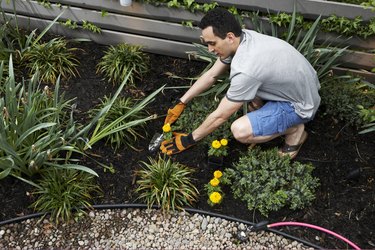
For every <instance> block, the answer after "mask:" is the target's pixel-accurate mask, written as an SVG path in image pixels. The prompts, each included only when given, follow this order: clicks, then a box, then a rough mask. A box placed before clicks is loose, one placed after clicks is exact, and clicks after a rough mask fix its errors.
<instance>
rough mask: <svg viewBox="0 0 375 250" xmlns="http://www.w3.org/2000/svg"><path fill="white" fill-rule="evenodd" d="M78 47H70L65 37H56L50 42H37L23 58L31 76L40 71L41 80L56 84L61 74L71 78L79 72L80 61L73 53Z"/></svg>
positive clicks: (64, 77)
mask: <svg viewBox="0 0 375 250" xmlns="http://www.w3.org/2000/svg"><path fill="white" fill-rule="evenodd" d="M76 50H77V49H76V48H68V47H67V41H66V40H65V39H63V38H54V39H52V40H50V41H49V42H48V43H43V44H35V45H33V46H32V47H30V49H29V50H27V51H26V52H25V53H24V55H23V58H22V60H23V61H24V63H25V65H26V68H27V69H28V70H29V73H30V76H31V75H34V74H35V73H36V72H37V71H39V72H40V77H39V80H40V81H42V82H45V83H51V84H54V83H55V82H56V79H57V77H58V76H59V75H61V77H62V78H63V79H69V78H70V77H72V76H76V74H78V71H77V66H78V64H79V61H78V60H77V58H76V57H75V55H74V54H73V52H74V51H76Z"/></svg>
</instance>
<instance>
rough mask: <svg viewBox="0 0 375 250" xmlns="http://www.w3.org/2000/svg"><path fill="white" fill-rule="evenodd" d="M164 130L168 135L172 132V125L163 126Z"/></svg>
mask: <svg viewBox="0 0 375 250" xmlns="http://www.w3.org/2000/svg"><path fill="white" fill-rule="evenodd" d="M162 129H163V132H164V133H168V132H170V131H171V125H170V124H169V123H167V124H164V126H163V128H162Z"/></svg>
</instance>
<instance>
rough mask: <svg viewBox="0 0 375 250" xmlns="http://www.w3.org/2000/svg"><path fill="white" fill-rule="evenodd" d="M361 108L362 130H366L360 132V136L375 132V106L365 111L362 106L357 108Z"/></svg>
mask: <svg viewBox="0 0 375 250" xmlns="http://www.w3.org/2000/svg"><path fill="white" fill-rule="evenodd" d="M357 107H358V108H359V116H360V117H361V119H362V121H363V124H364V125H363V126H362V128H365V129H364V130H362V131H360V132H359V133H360V134H365V133H370V132H374V131H375V106H373V107H371V108H368V109H365V108H364V107H363V106H362V105H358V106H357Z"/></svg>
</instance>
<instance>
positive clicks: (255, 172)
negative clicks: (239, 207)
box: [222, 147, 319, 216]
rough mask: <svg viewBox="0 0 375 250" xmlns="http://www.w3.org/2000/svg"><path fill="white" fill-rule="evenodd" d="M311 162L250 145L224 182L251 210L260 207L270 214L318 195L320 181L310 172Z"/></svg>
mask: <svg viewBox="0 0 375 250" xmlns="http://www.w3.org/2000/svg"><path fill="white" fill-rule="evenodd" d="M313 169H314V167H313V166H312V165H311V164H302V163H299V162H296V161H294V162H291V160H290V158H289V157H280V156H279V155H278V153H277V149H276V148H274V149H272V150H265V151H261V150H260V148H259V147H255V148H253V149H249V150H248V152H247V154H244V155H243V156H241V157H240V159H239V161H238V162H237V163H235V164H234V168H233V169H232V168H227V169H225V170H224V174H223V177H222V182H223V184H227V185H230V186H231V190H232V192H233V195H234V197H235V198H239V199H240V200H242V201H244V202H246V203H247V207H248V209H249V210H253V209H256V210H259V211H260V212H261V213H262V214H263V215H265V216H268V213H269V212H270V211H277V210H279V209H281V208H282V207H285V206H289V208H290V209H298V208H303V207H305V206H307V205H309V204H310V203H311V201H312V200H313V199H314V198H315V195H314V191H315V188H316V187H318V185H319V181H318V179H317V178H314V177H313V176H312V175H311V174H312V171H313Z"/></svg>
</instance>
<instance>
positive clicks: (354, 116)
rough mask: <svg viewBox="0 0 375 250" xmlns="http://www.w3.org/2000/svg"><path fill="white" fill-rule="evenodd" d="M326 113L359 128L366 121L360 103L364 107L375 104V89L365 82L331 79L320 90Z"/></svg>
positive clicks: (367, 107)
mask: <svg viewBox="0 0 375 250" xmlns="http://www.w3.org/2000/svg"><path fill="white" fill-rule="evenodd" d="M320 95H321V98H322V104H321V106H322V107H323V111H324V115H328V116H331V117H333V118H334V119H336V120H339V121H342V122H344V123H346V124H350V125H354V126H356V127H357V128H359V127H360V126H361V125H363V124H364V123H365V122H364V120H363V119H362V118H361V115H360V112H359V111H360V110H359V108H358V105H360V106H362V107H363V108H364V109H370V108H372V107H374V106H375V89H373V88H369V87H367V86H366V85H364V84H361V83H359V82H357V83H352V84H349V83H345V82H342V81H331V82H327V83H326V84H324V85H322V88H321V90H320Z"/></svg>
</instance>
